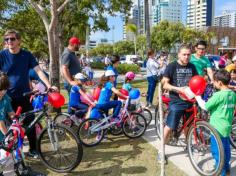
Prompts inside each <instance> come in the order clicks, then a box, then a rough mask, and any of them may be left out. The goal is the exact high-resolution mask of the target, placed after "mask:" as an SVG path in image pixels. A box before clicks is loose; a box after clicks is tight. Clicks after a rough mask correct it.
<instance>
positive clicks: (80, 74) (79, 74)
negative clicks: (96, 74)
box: [75, 73, 88, 82]
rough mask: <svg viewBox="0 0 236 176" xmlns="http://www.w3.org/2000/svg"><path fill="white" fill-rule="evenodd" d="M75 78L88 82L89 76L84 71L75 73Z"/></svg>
mask: <svg viewBox="0 0 236 176" xmlns="http://www.w3.org/2000/svg"><path fill="white" fill-rule="evenodd" d="M75 79H78V80H80V81H81V82H86V81H87V80H88V78H87V76H85V75H84V74H82V73H77V74H76V75H75Z"/></svg>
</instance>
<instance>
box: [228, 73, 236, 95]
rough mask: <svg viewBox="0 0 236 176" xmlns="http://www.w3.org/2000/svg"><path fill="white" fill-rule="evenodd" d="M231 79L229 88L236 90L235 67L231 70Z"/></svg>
mask: <svg viewBox="0 0 236 176" xmlns="http://www.w3.org/2000/svg"><path fill="white" fill-rule="evenodd" d="M230 76H231V80H230V83H229V88H230V89H232V90H233V91H234V92H236V70H235V69H233V70H231V71H230Z"/></svg>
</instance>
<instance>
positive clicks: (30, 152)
mask: <svg viewBox="0 0 236 176" xmlns="http://www.w3.org/2000/svg"><path fill="white" fill-rule="evenodd" d="M27 156H28V157H30V158H35V159H37V158H39V154H38V152H37V151H35V150H33V151H29V152H28V154H27Z"/></svg>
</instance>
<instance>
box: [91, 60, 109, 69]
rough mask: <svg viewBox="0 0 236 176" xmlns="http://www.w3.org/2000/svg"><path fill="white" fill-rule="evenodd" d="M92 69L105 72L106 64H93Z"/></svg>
mask: <svg viewBox="0 0 236 176" xmlns="http://www.w3.org/2000/svg"><path fill="white" fill-rule="evenodd" d="M90 66H91V68H94V69H102V70H104V67H105V64H104V63H103V62H92V63H90Z"/></svg>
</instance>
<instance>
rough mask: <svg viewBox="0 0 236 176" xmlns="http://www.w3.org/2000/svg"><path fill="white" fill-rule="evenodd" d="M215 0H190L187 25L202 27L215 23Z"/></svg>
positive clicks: (196, 27)
mask: <svg viewBox="0 0 236 176" xmlns="http://www.w3.org/2000/svg"><path fill="white" fill-rule="evenodd" d="M214 7H215V1H214V0H188V4H187V23H186V25H187V27H190V28H195V29H198V28H202V27H206V26H212V25H213V19H214V18H213V17H214V11H215V8H214Z"/></svg>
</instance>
